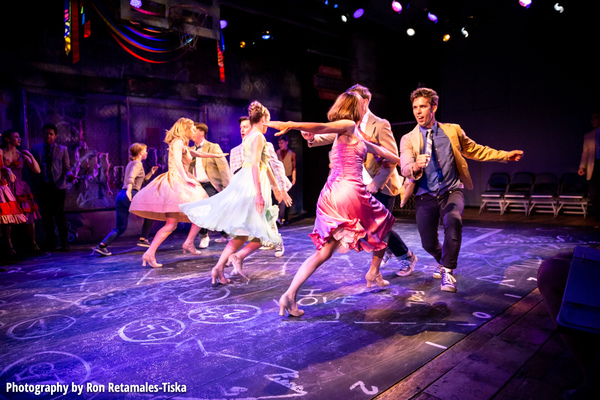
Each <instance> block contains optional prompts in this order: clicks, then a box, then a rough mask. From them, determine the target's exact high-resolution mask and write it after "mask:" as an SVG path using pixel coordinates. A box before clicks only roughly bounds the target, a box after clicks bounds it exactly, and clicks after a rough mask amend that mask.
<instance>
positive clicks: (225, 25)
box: [219, 19, 227, 29]
mask: <svg viewBox="0 0 600 400" xmlns="http://www.w3.org/2000/svg"><path fill="white" fill-rule="evenodd" d="M219 26H220V27H221V29H225V28H227V21H225V20H224V19H222V20H221V21H220V22H219Z"/></svg>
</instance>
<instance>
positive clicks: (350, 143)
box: [267, 92, 400, 317]
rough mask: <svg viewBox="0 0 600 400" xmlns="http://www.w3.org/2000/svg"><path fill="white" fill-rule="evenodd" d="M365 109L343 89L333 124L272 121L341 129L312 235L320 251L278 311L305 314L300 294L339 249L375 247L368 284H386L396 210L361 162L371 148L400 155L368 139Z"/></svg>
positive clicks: (280, 125) (284, 126)
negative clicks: (385, 261)
mask: <svg viewBox="0 0 600 400" xmlns="http://www.w3.org/2000/svg"><path fill="white" fill-rule="evenodd" d="M365 112H366V103H365V102H363V101H361V97H360V96H359V95H358V94H356V93H353V92H346V93H342V94H341V95H340V96H339V97H338V98H337V99H336V101H335V103H334V105H333V106H332V107H331V109H330V110H329V112H328V113H327V117H328V119H329V121H331V122H329V123H310V122H306V123H303V122H275V121H272V122H269V123H268V124H267V125H268V126H270V127H272V128H275V129H279V130H280V132H279V133H277V134H276V136H278V135H282V134H284V133H285V132H287V131H288V130H290V129H299V130H302V131H307V132H310V133H314V134H323V133H336V134H337V135H338V136H337V138H336V140H335V142H334V143H333V147H332V149H331V172H330V173H329V177H328V178H327V183H326V184H325V186H324V187H323V190H321V195H320V196H319V200H318V202H317V216H316V219H315V227H314V230H313V232H312V233H311V234H310V237H311V238H312V240H313V243H314V244H315V246H316V247H317V251H316V252H315V253H314V254H313V255H312V256H310V257H309V258H307V259H306V260H305V261H304V263H302V265H301V266H300V268H299V269H298V272H297V273H296V276H294V279H293V280H292V283H291V284H290V287H289V288H288V289H287V291H286V292H285V293H284V294H283V295H282V296H281V298H280V299H279V308H280V309H279V314H280V315H285V311H286V310H287V312H288V313H289V314H290V315H292V316H295V317H299V316H301V315H302V314H304V311H302V310H299V309H298V306H297V304H296V294H297V293H298V290H299V289H300V287H301V286H302V285H303V284H304V282H306V280H307V279H308V278H309V277H310V276H311V275H312V274H313V273H314V272H315V271H316V270H317V268H318V267H319V266H320V265H321V264H323V263H324V262H325V261H327V260H329V258H330V257H331V256H332V255H333V253H334V252H335V251H336V250H339V251H342V252H344V251H348V250H356V251H361V250H365V251H368V252H371V251H372V252H373V258H372V261H371V267H370V269H369V272H367V274H366V276H365V278H366V280H367V287H371V284H372V283H376V284H377V285H379V286H382V287H383V286H387V285H389V282H388V281H386V280H384V279H383V277H382V276H381V273H380V272H379V265H380V264H381V259H382V257H383V255H384V254H385V249H386V248H387V243H386V240H387V237H386V236H387V235H388V233H389V232H390V230H391V229H392V226H393V225H394V222H395V218H394V217H393V216H392V214H391V213H390V212H389V211H388V210H387V209H386V208H385V207H384V206H383V205H382V204H381V203H380V202H379V201H377V200H376V199H375V198H374V197H373V196H372V195H371V193H369V192H368V191H367V189H366V186H365V184H364V183H363V180H362V165H363V162H364V159H365V156H366V155H367V152H369V153H373V154H376V155H378V156H380V157H382V158H384V159H386V160H388V161H390V162H391V163H395V164H397V163H400V158H398V157H397V156H396V155H394V154H392V153H391V152H389V151H388V150H386V149H385V148H383V147H379V146H377V145H375V144H373V143H371V142H369V141H366V140H364V139H363V136H362V135H361V132H360V128H359V126H360V125H359V123H360V121H361V120H362V118H363V115H364V114H365Z"/></svg>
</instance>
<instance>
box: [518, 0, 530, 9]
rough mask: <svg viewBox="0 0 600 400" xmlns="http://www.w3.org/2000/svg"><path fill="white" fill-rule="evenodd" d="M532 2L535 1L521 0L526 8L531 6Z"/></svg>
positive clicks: (520, 2) (522, 5) (521, 3)
mask: <svg viewBox="0 0 600 400" xmlns="http://www.w3.org/2000/svg"><path fill="white" fill-rule="evenodd" d="M532 2H533V0H519V4H520V5H521V7H525V8H529V6H531V3H532Z"/></svg>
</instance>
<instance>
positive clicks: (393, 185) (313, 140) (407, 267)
mask: <svg viewBox="0 0 600 400" xmlns="http://www.w3.org/2000/svg"><path fill="white" fill-rule="evenodd" d="M347 91H348V92H355V93H357V94H358V95H360V97H362V99H363V101H364V102H365V103H366V105H367V112H366V114H365V116H364V118H363V120H362V121H361V123H360V130H361V132H363V134H364V138H365V140H369V141H370V142H372V143H375V144H376V145H378V146H381V147H384V148H386V149H387V150H389V151H391V152H392V153H393V154H396V155H398V145H397V144H396V139H395V138H394V134H393V133H392V127H391V125H390V123H389V122H388V121H387V120H385V119H383V118H379V117H378V116H376V115H375V114H373V113H372V112H371V110H370V109H369V108H368V107H369V103H370V102H371V92H370V91H369V89H367V88H366V87H364V86H362V85H354V86H352V87H351V88H350V89H348V90H347ZM302 136H304V138H305V139H306V140H307V141H308V147H313V146H324V145H327V144H330V143H333V141H334V140H335V138H336V137H337V135H336V134H324V135H313V134H311V133H308V132H302ZM364 167H365V170H366V171H367V172H368V174H369V177H370V178H371V181H370V182H368V183H367V182H366V181H365V184H366V185H367V190H368V191H369V192H371V193H372V194H373V197H375V198H376V199H377V200H379V201H380V202H381V203H382V204H383V205H384V206H385V207H386V208H387V209H388V210H389V211H390V212H392V210H393V209H394V201H395V199H396V196H397V195H399V194H400V188H401V186H402V178H400V174H398V171H397V170H396V165H395V164H390V163H388V162H386V161H383V160H381V159H379V157H377V156H375V155H373V154H370V153H369V154H367V158H366V159H365V162H364ZM387 240H388V246H389V247H388V251H390V252H391V253H392V254H393V255H394V256H396V258H397V259H398V260H400V261H403V263H402V266H401V268H400V269H399V270H398V272H397V273H396V274H397V275H398V276H408V275H410V274H411V273H412V271H413V270H414V267H415V264H416V262H417V256H416V255H415V254H414V253H413V252H412V251H411V250H409V249H408V246H406V244H405V243H404V241H403V240H402V239H401V238H400V236H399V235H398V234H397V233H396V232H394V230H391V231H390V237H389V238H388V239H387ZM388 259H389V256H388V255H387V254H386V256H384V261H387V260H388ZM382 265H383V264H382Z"/></svg>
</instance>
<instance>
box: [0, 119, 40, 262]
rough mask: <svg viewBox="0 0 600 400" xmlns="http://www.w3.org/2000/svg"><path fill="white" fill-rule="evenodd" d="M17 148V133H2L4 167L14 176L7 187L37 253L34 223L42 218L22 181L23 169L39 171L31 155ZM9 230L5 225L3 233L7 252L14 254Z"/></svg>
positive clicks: (8, 226) (19, 138) (27, 187)
mask: <svg viewBox="0 0 600 400" xmlns="http://www.w3.org/2000/svg"><path fill="white" fill-rule="evenodd" d="M19 146H21V136H20V135H19V132H17V131H16V130H14V129H9V130H7V131H4V132H3V133H2V150H3V153H4V156H3V159H4V160H3V161H4V165H6V167H8V168H10V170H11V171H12V172H13V173H14V174H15V180H14V182H8V187H9V188H10V190H11V192H12V194H13V195H14V196H15V198H16V200H17V203H19V206H20V207H21V210H22V211H23V214H24V215H25V216H26V217H27V222H26V224H27V232H28V233H29V237H30V238H31V246H32V247H33V250H34V251H39V250H40V248H39V247H38V245H37V243H36V240H35V223H34V221H35V220H37V219H40V218H42V216H41V215H40V211H39V207H38V205H37V204H36V202H35V201H34V199H33V194H32V193H31V189H30V188H29V185H28V184H27V182H25V181H24V180H23V167H24V166H27V168H29V170H30V171H32V172H33V173H34V174H39V173H40V172H41V170H40V166H39V165H38V163H37V161H36V160H35V158H34V157H33V155H32V154H31V153H30V152H29V151H27V150H22V151H19V149H18V147H19ZM11 230H12V229H11V226H10V225H5V230H4V233H5V234H6V237H7V239H8V245H9V252H10V253H11V254H15V250H14V249H13V246H12V241H11Z"/></svg>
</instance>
